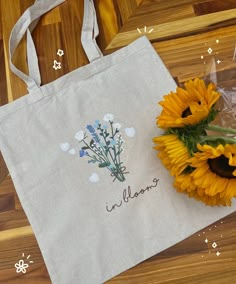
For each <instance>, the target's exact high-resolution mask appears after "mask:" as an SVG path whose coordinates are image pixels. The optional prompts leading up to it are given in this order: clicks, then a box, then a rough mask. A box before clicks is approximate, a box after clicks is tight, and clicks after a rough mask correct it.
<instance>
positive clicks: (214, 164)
mask: <svg viewBox="0 0 236 284" xmlns="http://www.w3.org/2000/svg"><path fill="white" fill-rule="evenodd" d="M207 162H208V165H209V167H210V169H211V171H212V172H213V173H215V174H217V175H218V176H221V177H225V178H236V176H234V175H233V171H234V170H235V169H236V167H233V166H230V165H229V159H228V158H226V157H225V156H224V155H221V156H219V157H217V158H214V159H208V161H207Z"/></svg>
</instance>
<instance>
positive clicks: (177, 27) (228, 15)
mask: <svg viewBox="0 0 236 284" xmlns="http://www.w3.org/2000/svg"><path fill="white" fill-rule="evenodd" d="M235 13H236V9H232V10H228V11H222V12H218V13H214V14H209V15H203V16H199V17H194V18H188V19H184V20H178V21H173V22H170V23H163V24H160V25H152V27H153V28H154V30H153V32H152V33H149V34H147V36H148V38H149V39H150V40H153V41H160V40H164V39H167V38H168V39H169V38H177V37H182V36H187V35H190V34H196V33H199V32H200V31H207V30H211V29H215V28H216V27H220V26H225V25H228V23H227V21H229V20H233V21H235V22H236V19H235ZM125 29H126V28H125ZM139 36H140V34H139V33H138V32H137V30H136V29H135V30H133V29H131V30H129V31H126V32H120V33H118V34H117V35H116V37H115V38H114V39H113V40H112V41H111V42H110V44H109V45H108V46H107V47H106V50H109V49H114V48H118V47H121V46H125V45H127V44H129V43H131V42H132V41H133V40H135V39H137V38H138V37H139Z"/></svg>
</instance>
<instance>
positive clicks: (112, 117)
mask: <svg viewBox="0 0 236 284" xmlns="http://www.w3.org/2000/svg"><path fill="white" fill-rule="evenodd" d="M113 119H114V115H113V114H111V113H107V114H105V115H104V117H103V120H104V121H106V122H109V121H113Z"/></svg>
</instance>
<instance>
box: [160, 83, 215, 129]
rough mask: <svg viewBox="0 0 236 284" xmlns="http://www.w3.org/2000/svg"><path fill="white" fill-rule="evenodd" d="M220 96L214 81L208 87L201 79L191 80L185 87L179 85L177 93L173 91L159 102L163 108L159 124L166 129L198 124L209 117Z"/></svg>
mask: <svg viewBox="0 0 236 284" xmlns="http://www.w3.org/2000/svg"><path fill="white" fill-rule="evenodd" d="M219 98H220V94H219V93H218V92H216V87H215V85H214V84H213V83H210V84H209V85H208V86H207V87H206V85H205V83H204V81H203V80H201V79H198V78H196V79H194V80H189V81H188V82H186V83H185V89H182V88H179V87H177V90H176V93H174V92H171V93H170V94H168V95H166V96H164V101H161V102H159V104H160V105H161V106H162V108H163V110H162V112H161V114H160V116H159V117H158V118H157V125H158V126H159V127H161V128H164V129H166V128H169V127H184V126H185V125H194V124H197V123H199V122H200V121H202V120H203V119H205V118H207V117H208V115H209V113H210V111H211V109H212V107H213V106H214V104H215V103H216V102H217V100H218V99H219Z"/></svg>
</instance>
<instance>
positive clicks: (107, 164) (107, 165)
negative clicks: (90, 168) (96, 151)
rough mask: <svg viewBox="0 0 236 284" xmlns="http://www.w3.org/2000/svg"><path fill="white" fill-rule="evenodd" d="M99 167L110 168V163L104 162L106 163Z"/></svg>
mask: <svg viewBox="0 0 236 284" xmlns="http://www.w3.org/2000/svg"><path fill="white" fill-rule="evenodd" d="M98 166H99V168H105V167H109V166H110V163H109V162H104V163H100V164H99V165H98Z"/></svg>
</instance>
